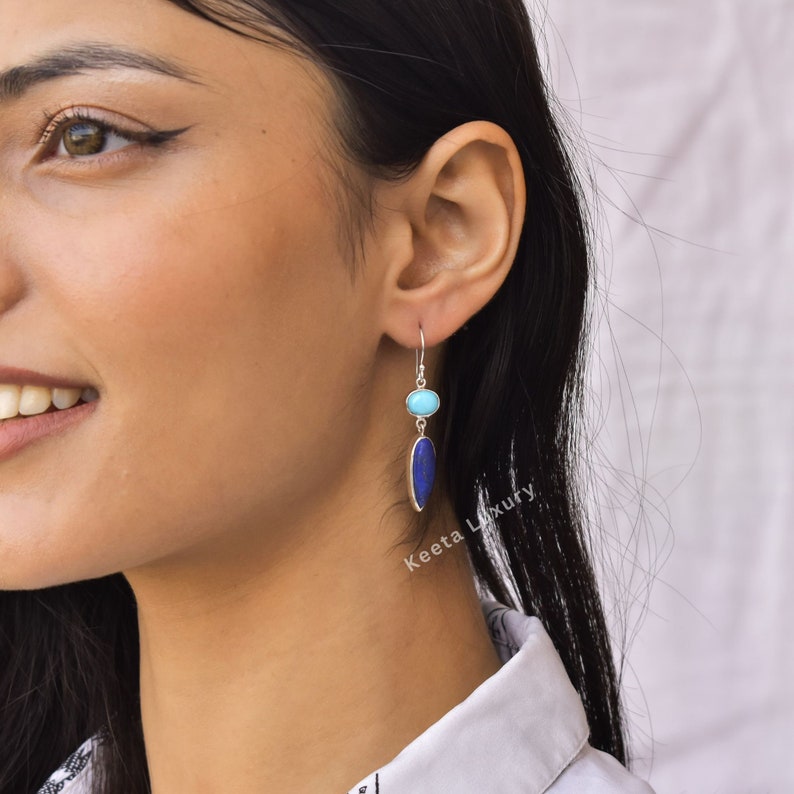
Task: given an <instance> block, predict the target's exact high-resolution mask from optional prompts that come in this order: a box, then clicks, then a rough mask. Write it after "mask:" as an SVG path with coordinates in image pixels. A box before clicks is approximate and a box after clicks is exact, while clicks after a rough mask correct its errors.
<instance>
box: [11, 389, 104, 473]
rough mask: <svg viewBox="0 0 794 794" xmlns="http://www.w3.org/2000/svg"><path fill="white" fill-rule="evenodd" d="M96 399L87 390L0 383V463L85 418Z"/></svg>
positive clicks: (92, 391)
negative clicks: (35, 442)
mask: <svg viewBox="0 0 794 794" xmlns="http://www.w3.org/2000/svg"><path fill="white" fill-rule="evenodd" d="M98 400H99V393H98V392H97V390H96V389H94V388H91V387H88V388H84V389H75V388H47V387H44V386H17V385H14V384H0V461H3V460H6V459H8V458H10V457H11V456H12V455H14V454H16V453H17V452H19V451H20V450H22V449H23V448H24V447H26V446H28V445H29V444H31V443H33V442H34V441H37V440H39V439H41V438H45V437H47V436H52V435H54V434H56V433H59V432H61V431H63V430H65V429H66V428H68V427H71V426H72V425H74V424H75V423H77V422H79V421H81V420H82V419H84V418H86V417H87V416H89V415H90V414H91V413H93V412H94V410H95V408H96V406H97V402H98Z"/></svg>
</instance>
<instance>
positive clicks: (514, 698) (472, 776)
mask: <svg viewBox="0 0 794 794" xmlns="http://www.w3.org/2000/svg"><path fill="white" fill-rule="evenodd" d="M481 603H482V609H483V614H484V616H485V619H486V622H487V625H488V631H489V633H490V635H491V640H492V642H493V644H494V647H495V648H496V650H497V653H498V654H499V658H500V659H501V660H502V662H503V664H502V667H501V668H500V669H499V670H498V671H497V672H496V673H494V675H492V676H491V677H490V678H488V679H487V680H486V681H484V682H483V683H482V684H480V686H478V687H477V688H476V689H475V690H474V691H473V692H472V693H471V694H470V695H469V696H468V697H467V698H466V699H465V700H463V701H462V702H461V703H459V704H458V705H457V706H455V707H454V708H453V709H452V710H451V711H449V712H447V713H446V714H445V715H444V716H443V717H441V719H440V720H438V721H437V722H435V723H434V724H433V725H431V726H430V727H429V728H428V729H427V730H426V731H425V732H424V733H422V734H421V735H420V736H418V737H417V738H416V739H414V740H413V741H412V742H411V743H410V744H409V745H408V746H407V747H405V748H404V749H403V750H402V751H401V752H400V753H399V754H398V755H397V756H396V757H395V758H393V759H392V760H391V761H390V762H389V763H388V764H386V766H384V767H382V768H381V769H379V770H377V771H376V772H373V773H372V774H371V775H369V776H367V777H366V778H364V780H362V781H361V782H360V783H358V784H356V785H355V786H353V788H352V789H350V791H349V792H348V794H491V792H493V794H497V792H498V794H542V793H543V792H550V794H613V792H625V793H626V794H653V790H652V789H651V787H650V786H649V785H648V784H647V783H645V782H644V781H642V780H640V779H639V778H637V777H635V776H634V775H632V774H630V773H629V772H628V771H627V770H626V769H625V768H624V767H623V766H622V765H621V764H620V763H619V762H618V761H617V760H616V759H614V758H613V757H612V756H611V755H608V754H607V753H604V752H601V751H599V750H595V749H593V748H592V747H591V746H590V745H589V744H588V742H587V739H588V736H589V733H590V731H589V728H588V726H587V718H586V716H585V711H584V707H583V706H582V701H581V700H580V698H579V695H578V694H577V692H576V690H575V689H574V687H573V684H571V682H570V679H569V678H568V675H567V673H566V672H565V667H564V666H563V663H562V660H561V659H560V656H559V654H558V653H557V651H556V649H555V648H554V645H553V644H552V641H551V638H550V637H549V635H548V634H547V633H546V630H545V629H544V628H543V624H542V623H541V622H540V620H538V618H536V617H528V616H526V615H523V614H521V613H520V612H517V611H516V610H513V609H509V608H507V607H505V606H503V605H502V604H499V603H498V602H496V601H493V600H483V601H482V602H481ZM100 742H101V739H98V738H97V737H92V738H90V739H88V740H87V741H86V742H85V743H84V744H83V745H81V747H80V748H79V749H78V750H77V751H75V753H73V754H72V755H71V756H70V757H69V758H68V759H67V761H66V762H65V763H64V764H63V766H61V768H60V769H58V771H56V772H55V773H54V774H53V775H52V776H51V777H50V778H49V780H48V781H47V783H45V784H44V786H43V787H42V788H41V789H39V791H38V794H90V793H91V789H90V777H91V761H92V758H94V757H95V756H96V751H97V747H98V745H99V743H100Z"/></svg>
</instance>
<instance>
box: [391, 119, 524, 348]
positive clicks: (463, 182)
mask: <svg viewBox="0 0 794 794" xmlns="http://www.w3.org/2000/svg"><path fill="white" fill-rule="evenodd" d="M399 190H400V191H402V193H403V195H402V197H401V198H402V201H401V207H402V210H401V212H402V213H403V216H404V217H403V220H404V221H406V222H408V223H410V227H411V230H412V239H411V250H410V252H409V254H408V255H406V256H405V257H403V259H402V260H401V261H398V260H395V261H394V263H393V270H392V272H391V273H390V277H389V279H387V282H386V283H385V284H384V287H385V289H387V290H388V295H387V296H386V298H387V300H386V302H385V304H384V305H385V311H386V316H385V317H384V331H385V332H386V333H387V334H389V336H391V337H392V338H393V339H394V340H395V341H396V342H398V343H399V344H401V345H403V346H405V347H413V346H415V344H416V342H415V336H416V328H417V326H418V325H419V324H420V323H421V325H422V327H423V328H424V333H425V341H426V343H427V345H428V347H432V346H434V345H437V344H438V343H440V342H442V341H443V340H444V339H446V338H447V337H449V336H451V335H452V334H453V333H454V332H455V331H456V330H458V328H460V327H461V326H462V325H463V324H464V323H465V322H466V321H467V320H468V319H469V318H470V317H472V316H473V315H474V314H476V313H477V312H478V311H479V310H480V309H481V308H482V307H483V306H484V305H485V304H486V303H488V301H489V300H490V299H491V298H492V297H493V296H494V295H495V294H496V292H497V291H498V289H499V288H500V287H501V285H502V284H503V283H504V280H505V278H506V277H507V274H508V272H509V271H510V267H511V266H512V264H513V260H514V258H515V255H516V251H517V249H518V243H519V239H520V236H521V229H522V226H523V222H524V212H525V206H526V187H525V183H524V173H523V168H522V165H521V158H520V156H519V154H518V151H517V149H516V147H515V144H514V143H513V140H512V139H511V137H510V136H509V135H508V134H507V132H506V131H505V130H503V129H502V128H501V127H499V126H497V125H496V124H493V123H491V122H486V121H474V122H468V123H467V124H463V125H461V126H460V127H456V128H455V129H454V130H452V131H451V132H449V133H448V134H447V135H445V136H444V137H443V138H441V139H439V140H438V141H437V142H436V143H435V144H434V145H433V146H432V147H431V149H430V150H429V151H428V152H427V154H426V155H425V157H424V159H423V160H422V163H421V164H420V166H419V167H418V168H417V170H416V172H415V173H414V174H413V175H412V176H411V178H410V179H408V180H406V181H405V182H404V183H402V184H401V185H400V186H399Z"/></svg>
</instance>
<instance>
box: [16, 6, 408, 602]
mask: <svg viewBox="0 0 794 794" xmlns="http://www.w3.org/2000/svg"><path fill="white" fill-rule="evenodd" d="M0 19H1V20H2V24H1V25H0V71H3V72H5V71H6V70H9V69H13V68H14V67H18V66H22V67H24V66H25V65H26V64H33V65H35V63H36V62H37V61H39V60H40V59H42V58H48V57H52V58H56V59H57V60H58V64H57V65H58V69H44V70H41V69H39V70H36V69H35V68H34V70H33V71H31V72H30V76H32V78H33V79H31V80H30V81H28V80H27V79H25V76H26V75H27V74H28V73H27V72H25V73H24V74H23V75H22V76H21V75H20V73H16V74H15V73H13V72H11V73H9V74H8V76H7V79H5V80H4V81H3V82H2V89H3V92H2V97H1V98H0V384H4V383H5V384H6V385H9V382H10V384H11V385H13V384H16V385H23V386H24V385H25V384H24V383H20V382H19V381H20V376H18V375H16V376H15V375H13V374H12V373H9V372H8V371H6V372H5V373H4V372H3V368H21V369H25V370H32V371H34V372H36V373H40V374H43V375H46V376H49V377H50V378H51V379H53V380H54V381H56V382H58V383H61V384H63V385H77V386H90V387H93V388H94V389H96V390H97V392H98V394H99V399H98V400H97V401H96V402H95V403H92V409H82V410H81V409H79V407H78V408H77V410H75V413H74V414H73V417H74V418H73V419H71V420H69V421H68V422H67V421H66V420H65V419H64V420H59V421H61V424H60V425H57V424H55V425H52V426H54V427H57V428H58V429H59V432H51V433H48V432H44V433H43V434H41V431H40V430H38V429H37V430H35V432H33V431H31V434H30V435H32V436H33V439H32V440H31V441H30V442H29V443H27V444H24V445H22V446H21V447H20V446H19V443H18V438H19V435H20V433H19V431H18V430H16V431H14V435H13V439H16V441H14V444H15V445H16V446H14V445H12V446H11V447H10V449H11V452H9V451H8V449H9V443H10V442H9V438H11V436H12V434H11V431H9V429H8V426H9V423H5V427H4V426H3V425H0V587H2V588H7V589H10V588H28V587H42V586H47V585H50V584H57V583H61V582H66V581H73V580H77V579H84V578H92V577H95V576H101V575H105V574H108V573H113V572H115V571H118V570H125V569H128V568H131V567H135V566H139V565H145V564H146V563H147V562H150V561H154V560H158V559H163V558H166V557H168V555H176V554H179V553H180V552H183V551H185V550H186V549H190V548H199V547H200V546H201V544H202V543H211V542H212V541H213V540H217V538H218V537H219V535H221V534H222V533H224V532H228V531H230V527H232V528H233V529H234V531H235V532H246V531H249V530H250V531H251V532H257V531H260V530H261V527H263V526H275V525H276V524H277V520H278V518H279V517H281V518H282V519H283V517H284V516H287V515H290V516H292V515H293V514H294V513H295V512H296V511H300V510H301V509H303V507H304V506H305V505H306V504H307V503H308V502H311V501H312V500H316V498H317V497H318V494H321V493H322V492H323V491H324V490H326V489H329V488H331V486H332V484H333V480H334V477H336V476H338V474H339V472H340V471H341V470H342V469H343V468H344V455H345V450H346V444H345V442H346V439H352V438H354V437H355V433H356V427H357V426H358V421H359V420H360V414H359V413H358V411H359V410H360V408H361V405H360V403H358V404H357V400H356V396H357V395H358V394H359V391H360V388H361V384H362V383H365V382H366V380H367V377H368V373H367V371H366V369H365V366H368V364H366V365H365V363H364V362H365V358H366V356H365V354H364V353H362V348H363V349H364V350H365V351H368V352H367V353H366V355H367V356H370V357H371V352H372V351H373V350H374V349H375V348H376V347H377V343H378V336H377V335H376V334H375V333H374V326H375V325H376V323H373V322H372V316H373V313H374V311H375V310H376V308H375V307H376V304H377V300H376V299H375V297H374V295H375V290H376V285H373V284H371V283H370V281H369V280H368V278H367V277H364V278H363V279H361V280H360V281H357V282H356V284H355V287H354V286H353V285H352V283H351V279H350V275H349V272H350V264H351V263H350V262H349V261H347V260H346V259H345V258H344V256H343V255H342V253H341V252H340V246H339V244H338V241H339V211H338V205H337V203H336V202H335V201H334V198H333V195H332V191H329V189H328V185H329V183H330V182H332V180H333V179H334V175H333V172H332V170H331V169H330V168H329V167H328V165H327V162H326V159H324V158H325V156H326V155H327V154H328V150H329V147H330V143H329V132H328V129H329V128H328V125H327V123H326V122H325V116H326V115H327V111H328V96H329V91H328V89H327V87H325V88H324V87H323V85H322V83H321V82H320V81H319V80H318V79H317V76H318V73H317V72H314V71H309V69H308V67H307V68H304V67H302V66H301V61H300V60H299V59H298V58H297V57H296V56H295V55H293V54H289V53H285V52H281V51H278V50H276V49H275V48H272V47H269V46H265V45H262V44H261V43H258V42H254V41H251V40H248V39H246V38H244V37H242V36H239V35H236V34H234V33H231V32H229V31H226V30H224V29H222V28H221V27H219V26H217V25H213V24H211V23H208V22H207V21H205V20H201V19H199V18H198V17H195V16H192V15H190V14H188V13H187V12H185V11H183V10H181V9H178V8H177V7H175V6H173V5H171V4H170V3H167V2H163V0H103V2H102V3H92V4H88V5H86V4H83V3H74V2H73V1H72V0H0ZM89 45H90V46H89ZM97 45H100V46H97ZM67 50H71V51H72V52H73V58H71V62H72V64H73V65H74V64H75V63H77V62H78V61H80V62H82V61H83V60H85V61H86V64H85V65H84V66H81V67H80V68H79V69H78V68H69V63H70V59H69V58H64V57H63V55H64V53H65V52H66V51H67ZM144 53H145V54H146V55H147V56H149V58H150V59H152V58H154V59H162V60H161V61H156V62H155V64H156V67H157V68H153V66H152V64H151V63H150V64H148V65H146V64H140V63H139V64H137V65H135V66H133V62H134V59H139V58H140V57H141V56H142V54H144ZM111 61H115V62H117V65H112V64H111V63H110V62H111ZM119 61H121V64H118V62H119ZM165 61H168V62H169V65H166V64H165ZM125 63H126V66H125V65H123V64H125ZM92 65H93V66H97V65H101V66H102V68H93V66H92ZM59 70H62V71H63V74H61V73H60V71H59ZM177 70H179V71H180V72H182V73H183V74H182V76H177V74H176V72H177ZM166 72H170V73H166ZM42 128H44V129H43V131H42ZM115 130H117V131H115ZM125 136H126V137H125ZM43 137H45V138H46V141H45V142H44V143H41V139H42V138H43ZM362 340H364V341H363V342H362ZM366 360H367V361H369V359H366ZM29 379H30V380H35V378H32V377H31V378H29ZM22 380H24V378H22ZM28 385H36V384H35V383H33V384H28ZM407 385H410V384H407ZM0 388H2V387H0ZM6 392H8V390H6ZM6 399H8V398H7V396H6ZM34 402H35V400H34ZM65 416H66V413H65V414H64V417H65ZM11 421H15V422H34V421H36V422H39V424H37V425H35V427H36V428H41V427H42V426H44V425H43V424H42V422H41V420H31V419H16V420H11ZM30 427H31V428H32V427H34V425H33V424H31V425H30ZM48 427H49V425H48ZM3 434H5V441H4V436H3ZM37 434H38V435H37ZM4 443H5V445H6V451H5V452H3V451H2V450H3V448H4V447H3V444H4ZM319 450H322V454H318V451H319Z"/></svg>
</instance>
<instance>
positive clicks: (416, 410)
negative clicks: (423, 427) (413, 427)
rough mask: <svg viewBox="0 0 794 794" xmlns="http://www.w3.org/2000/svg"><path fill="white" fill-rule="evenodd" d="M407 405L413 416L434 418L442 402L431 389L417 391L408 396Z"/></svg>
mask: <svg viewBox="0 0 794 794" xmlns="http://www.w3.org/2000/svg"><path fill="white" fill-rule="evenodd" d="M405 405H406V407H407V408H408V413H409V414H412V415H413V416H432V415H433V414H434V413H435V412H436V411H437V410H438V409H439V406H440V405H441V400H439V398H438V395H437V394H436V393H435V392H434V391H432V390H431V389H416V391H412V392H411V393H410V394H409V395H408V397H407V398H406V400H405Z"/></svg>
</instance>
